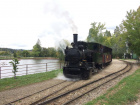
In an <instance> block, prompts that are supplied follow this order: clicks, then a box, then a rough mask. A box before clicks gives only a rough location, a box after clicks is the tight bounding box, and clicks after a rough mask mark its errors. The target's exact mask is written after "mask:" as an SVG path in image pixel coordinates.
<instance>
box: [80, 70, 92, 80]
mask: <svg viewBox="0 0 140 105" xmlns="http://www.w3.org/2000/svg"><path fill="white" fill-rule="evenodd" d="M91 76H92V69H90V70H89V71H85V72H84V73H83V75H82V79H83V80H88V79H90V78H91Z"/></svg>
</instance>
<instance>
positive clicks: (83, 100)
mask: <svg viewBox="0 0 140 105" xmlns="http://www.w3.org/2000/svg"><path fill="white" fill-rule="evenodd" d="M138 68H140V67H139V66H138V65H133V68H132V70H131V71H130V72H128V73H126V74H124V75H122V76H120V77H119V78H117V79H115V80H114V81H111V82H109V83H107V84H105V85H104V86H101V87H100V88H98V89H96V90H94V91H92V92H90V93H89V94H87V95H85V96H83V97H82V98H80V99H78V100H76V101H74V102H73V103H71V104H70V105H82V104H85V103H87V102H89V101H91V100H93V99H95V98H97V97H99V96H101V95H103V94H105V93H106V92H107V90H108V89H110V88H111V87H113V86H115V85H116V84H117V83H118V82H120V81H121V80H122V79H123V78H125V77H127V76H129V75H131V74H133V73H134V72H135V71H136V70H137V69H138ZM97 105H98V104H97ZM132 105H133V104H132ZM134 105H140V103H139V102H138V103H136V104H134Z"/></svg>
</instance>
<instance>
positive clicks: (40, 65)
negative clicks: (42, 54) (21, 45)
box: [0, 59, 63, 78]
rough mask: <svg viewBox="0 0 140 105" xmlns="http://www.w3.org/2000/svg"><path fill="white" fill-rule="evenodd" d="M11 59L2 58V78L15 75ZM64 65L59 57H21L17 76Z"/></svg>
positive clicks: (0, 61) (0, 76)
mask: <svg viewBox="0 0 140 105" xmlns="http://www.w3.org/2000/svg"><path fill="white" fill-rule="evenodd" d="M10 61H12V60H0V78H9V77H13V75H14V74H13V73H12V65H11V64H10V63H9V62H10ZM62 66H63V64H62V63H60V62H59V60H58V59H21V60H20V61H19V64H18V72H17V76H21V75H28V74H34V73H41V72H47V71H52V70H57V69H60V68H62Z"/></svg>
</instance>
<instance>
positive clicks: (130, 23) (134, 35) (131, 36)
mask: <svg viewBox="0 0 140 105" xmlns="http://www.w3.org/2000/svg"><path fill="white" fill-rule="evenodd" d="M123 25H124V28H125V29H126V32H125V33H124V35H125V39H126V41H128V44H129V48H130V49H131V50H132V51H133V52H135V53H136V54H137V55H139V56H140V7H139V8H138V9H137V11H135V10H130V12H127V15H126V20H124V21H123Z"/></svg>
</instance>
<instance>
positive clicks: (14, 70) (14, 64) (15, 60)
mask: <svg viewBox="0 0 140 105" xmlns="http://www.w3.org/2000/svg"><path fill="white" fill-rule="evenodd" d="M9 63H11V64H12V66H13V71H12V72H13V73H14V78H15V79H16V72H18V71H17V69H18V68H17V64H19V61H18V59H16V58H14V59H13V61H11V62H9Z"/></svg>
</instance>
